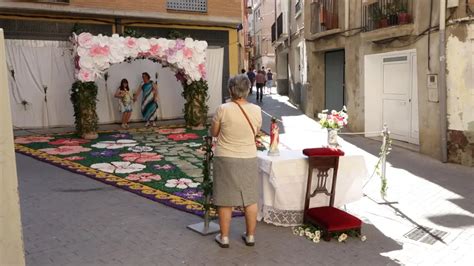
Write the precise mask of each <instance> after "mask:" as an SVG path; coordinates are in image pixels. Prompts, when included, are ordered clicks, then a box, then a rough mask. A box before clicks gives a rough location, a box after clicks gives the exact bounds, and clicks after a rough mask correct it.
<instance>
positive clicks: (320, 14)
mask: <svg viewBox="0 0 474 266" xmlns="http://www.w3.org/2000/svg"><path fill="white" fill-rule="evenodd" d="M338 2H339V1H337V0H319V1H316V2H312V3H311V6H310V8H311V27H310V28H311V33H318V32H323V31H327V30H332V29H337V28H339V6H338Z"/></svg>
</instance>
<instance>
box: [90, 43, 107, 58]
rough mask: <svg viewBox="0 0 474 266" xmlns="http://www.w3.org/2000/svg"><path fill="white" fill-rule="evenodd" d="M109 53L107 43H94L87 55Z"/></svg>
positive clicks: (105, 54)
mask: <svg viewBox="0 0 474 266" xmlns="http://www.w3.org/2000/svg"><path fill="white" fill-rule="evenodd" d="M109 53H110V49H109V47H108V46H107V45H106V46H100V45H98V44H95V45H93V46H92V47H91V49H90V50H89V55H90V56H92V57H98V56H109Z"/></svg>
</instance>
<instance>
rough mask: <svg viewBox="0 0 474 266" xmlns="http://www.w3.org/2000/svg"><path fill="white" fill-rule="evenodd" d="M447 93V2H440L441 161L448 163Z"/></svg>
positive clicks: (443, 0) (442, 0)
mask: <svg viewBox="0 0 474 266" xmlns="http://www.w3.org/2000/svg"><path fill="white" fill-rule="evenodd" d="M447 98H448V96H447V91H446V0H440V1H439V105H440V106H439V108H440V130H441V161H442V162H443V163H445V162H447V161H448V144H447V142H448V141H447V134H448V129H447V125H448V121H447V113H448V112H447Z"/></svg>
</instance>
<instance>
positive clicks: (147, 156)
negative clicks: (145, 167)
mask: <svg viewBox="0 0 474 266" xmlns="http://www.w3.org/2000/svg"><path fill="white" fill-rule="evenodd" d="M120 157H122V158H123V160H124V161H129V162H136V163H146V162H157V161H161V158H162V157H163V156H161V155H160V154H158V153H156V152H142V153H137V152H129V153H122V154H120Z"/></svg>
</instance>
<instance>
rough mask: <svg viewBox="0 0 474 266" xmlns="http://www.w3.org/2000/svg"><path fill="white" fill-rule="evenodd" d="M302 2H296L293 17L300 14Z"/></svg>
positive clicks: (300, 0) (298, 0) (299, 0)
mask: <svg viewBox="0 0 474 266" xmlns="http://www.w3.org/2000/svg"><path fill="white" fill-rule="evenodd" d="M302 2H303V1H302V0H297V1H296V4H295V15H296V14H298V13H300V12H301V8H302V7H303V3H302Z"/></svg>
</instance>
